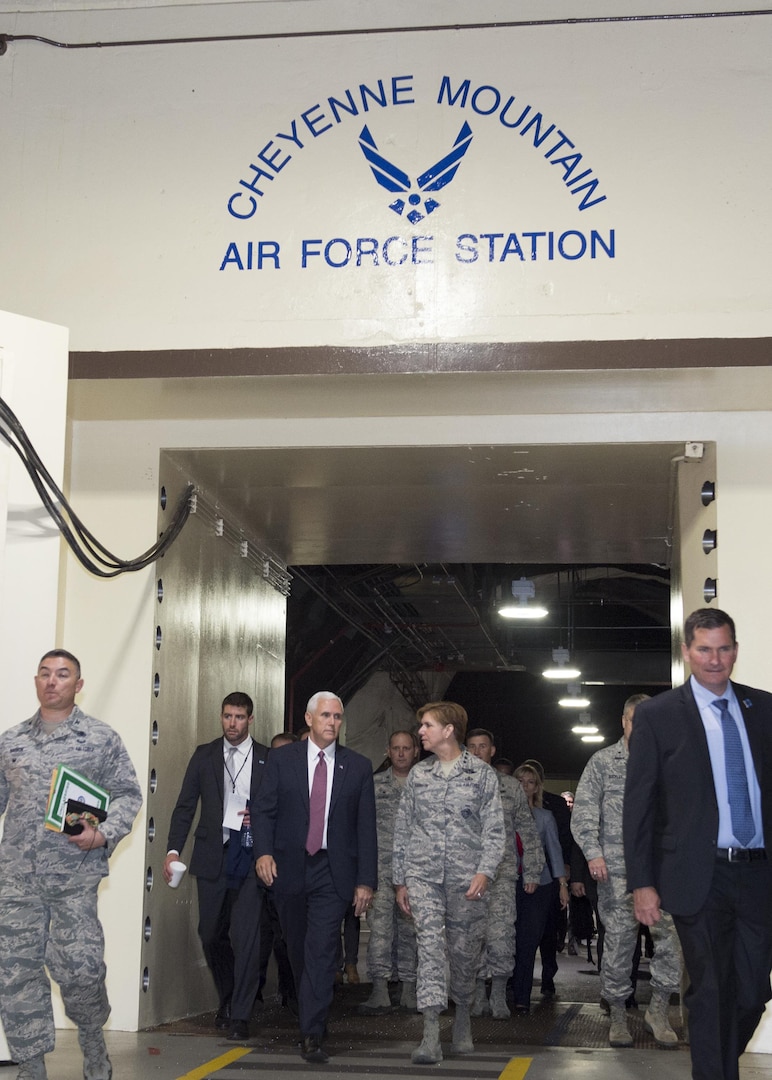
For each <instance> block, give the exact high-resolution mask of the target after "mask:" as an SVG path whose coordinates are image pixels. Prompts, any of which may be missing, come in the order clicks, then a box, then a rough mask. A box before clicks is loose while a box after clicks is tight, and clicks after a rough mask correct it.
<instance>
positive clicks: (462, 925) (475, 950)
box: [393, 701, 505, 1064]
mask: <svg viewBox="0 0 772 1080" xmlns="http://www.w3.org/2000/svg"><path fill="white" fill-rule="evenodd" d="M417 715H418V720H419V723H420V727H419V730H418V734H419V737H420V739H421V742H422V744H423V748H424V750H428V751H430V752H431V753H432V754H433V755H434V756H433V757H431V758H427V759H426V760H425V761H422V762H419V764H418V765H416V766H415V767H414V768H413V770H412V772H411V773H410V774H409V776H408V778H407V782H406V784H405V791H404V792H403V795H402V799H401V801H400V805H399V810H398V811H397V820H396V824H395V828H394V867H393V874H394V878H393V880H394V886H395V889H396V897H397V903H398V904H399V906H400V907H401V909H402V910H403V911H404V912H405V914H407V915H412V917H413V918H414V920H415V927H416V937H417V942H418V979H417V987H416V993H417V1000H418V1009H419V1011H420V1012H422V1013H423V1016H424V1036H423V1041H422V1042H421V1045H420V1046H419V1047H418V1048H417V1049H416V1050H414V1051H413V1055H412V1060H413V1062H414V1063H416V1064H433V1063H435V1062H438V1061H441V1060H442V1051H441V1049H440V1040H439V1015H440V1013H441V1012H442V1011H443V1009H445V1008H447V1004H448V985H447V978H446V965H449V967H450V997H452V998H453V1000H454V1001H455V1003H456V1016H455V1022H454V1024H453V1044H452V1047H451V1049H452V1051H453V1052H454V1053H471V1052H472V1050H474V1046H473V1043H472V1034H471V1023H470V1018H469V1010H470V1005H471V1001H472V997H473V995H474V985H475V976H476V973H477V966H478V964H479V960H480V954H481V950H482V946H483V941H484V937H485V915H486V904H487V895H488V889H489V886H490V883H491V881H492V880H493V878H494V877H495V874H496V869H497V867H498V865H499V863H500V861H501V859H502V856H503V854H504V842H505V831H504V814H503V811H502V808H501V796H500V795H499V785H498V781H497V777H496V774H495V773H494V771H493V769H491V767H490V765H486V764H485V762H483V761H480V760H479V759H478V758H476V757H474V756H473V755H472V754H470V753H469V752H468V751H467V750H466V749H464V747H463V745H462V740H463V738H464V736H465V734H466V725H467V716H466V711H465V710H464V709H463V708H462V707H461V706H460V705H456V704H454V703H453V702H450V701H439V702H432V703H430V704H429V705H424V706H423V708H421V709H419V710H418V714H417Z"/></svg>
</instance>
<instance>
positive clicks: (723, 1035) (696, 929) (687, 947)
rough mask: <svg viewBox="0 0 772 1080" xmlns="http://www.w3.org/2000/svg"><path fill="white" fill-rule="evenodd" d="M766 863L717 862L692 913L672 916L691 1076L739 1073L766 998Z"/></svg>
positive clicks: (770, 958)
mask: <svg viewBox="0 0 772 1080" xmlns="http://www.w3.org/2000/svg"><path fill="white" fill-rule="evenodd" d="M771 889H772V865H771V864H770V863H769V862H764V861H758V862H747V863H727V862H720V861H719V862H717V863H716V866H715V870H714V873H713V882H712V884H711V888H710V892H709V893H708V898H707V900H706V901H705V903H704V905H703V907H702V909H701V910H700V911H699V912H697V914H696V915H689V916H685V915H678V916H675V915H674V916H673V921H674V922H675V925H676V930H677V931H678V936H679V938H680V940H681V947H682V949H683V954H684V963H685V965H686V970H687V972H688V974H689V980H690V986H689V989H688V990H687V991H686V994H685V995H684V1004H685V1005H686V1007H687V1008H688V1010H689V1036H690V1042H691V1053H692V1077H693V1080H738V1078H739V1066H738V1058H739V1056H740V1054H742V1053H743V1051H744V1050H745V1047H746V1046H747V1044H748V1042H749V1040H750V1038H751V1036H752V1035H753V1032H754V1031H755V1030H756V1027H757V1025H758V1022H759V1020H760V1019H761V1015H762V1013H763V1012H764V1005H765V1003H766V1002H767V1001H768V1000H769V998H770V984H769V972H770V968H772V906H771V905H772V894H771Z"/></svg>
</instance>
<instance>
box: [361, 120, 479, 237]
mask: <svg viewBox="0 0 772 1080" xmlns="http://www.w3.org/2000/svg"><path fill="white" fill-rule="evenodd" d="M471 142H472V129H471V128H470V127H469V124H467V123H466V121H464V126H463V127H462V128H461V130H460V131H459V133H458V138H457V139H456V141H455V142H454V143H453V149H452V150H451V151H450V153H449V154H446V155H445V157H444V158H442V159H441V160H440V161H438V162H436V163H435V164H434V165H430V166H429V168H428V169H427V170H426V172H423V173H421V175H420V176H419V177H417V178H416V181H415V184H413V183H412V181H411V179H410V177H409V176H408V175H407V173H405V172H403V171H402V169H399V168H397V166H396V165H394V164H393V163H392V162H391V161H387V160H386V158H385V157H383V156H382V154H380V153H379V152H378V147H377V146H376V144H375V140H374V139H373V137H372V135H371V134H370V130H369V128H368V127H367V125H365V126H364V127H363V128H362V131H361V132H360V135H359V146H360V148H361V150H362V153H363V154H364V156H365V158H366V159H367V161H368V162H369V165H370V168H371V170H372V173H373V176H374V177H375V179H376V181H377V182H378V183H379V184H380V185H381V187H382V188H385V189H386V190H387V191H391V192H394V193H397V192H400V193H402V194H406V193H407V192H410V194H409V195H407V199H403V198H399V199H395V200H394V202H393V203H389V209H390V210H393V211H394V213H395V214H399V215H400V216H401V215H402V214H403V213H404V212H405V208H406V206H408V205H409V206H410V207H412V209H410V210H408V212H407V214H406V215H405V216H406V217H407V220H408V221H409V222H410V224H411V225H417V224H418V222H419V221H423V219H424V218H425V217H427V216H428V215H429V214H431V213H433V212H434V211H435V210H436V209H437V207H438V206H439V205H440V204H439V203H438V202H437V200H436V199H433V198H430V197H427V196H426V193H427V192H433V191H439V190H440V188H444V187H446V186H447V185H448V184H449V183H450V181H451V180H452V179H453V178H454V176H455V175H456V173H457V172H458V167H459V165H460V164H461V159H462V158H463V157H464V155H465V154H466V152H467V150H468V149H469V147H470V145H471ZM414 187H415V188H418V191H415V190H413V188H414Z"/></svg>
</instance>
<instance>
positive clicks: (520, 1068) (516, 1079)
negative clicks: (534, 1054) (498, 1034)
mask: <svg viewBox="0 0 772 1080" xmlns="http://www.w3.org/2000/svg"><path fill="white" fill-rule="evenodd" d="M532 1061H533V1058H512V1060H511V1061H510V1062H509V1064H507V1065H505V1066H504V1071H503V1072H502V1073H501V1074H500V1075H499V1080H523V1077H524V1076H525V1074H526V1073H527V1072H528V1070H529V1068H530V1067H531V1062H532Z"/></svg>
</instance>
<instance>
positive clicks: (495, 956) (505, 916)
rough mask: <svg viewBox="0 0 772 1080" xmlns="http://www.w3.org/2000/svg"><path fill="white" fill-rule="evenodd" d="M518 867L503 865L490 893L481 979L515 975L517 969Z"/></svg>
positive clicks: (480, 971) (478, 976) (514, 864)
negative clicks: (516, 890) (514, 970)
mask: <svg viewBox="0 0 772 1080" xmlns="http://www.w3.org/2000/svg"><path fill="white" fill-rule="evenodd" d="M516 885H517V864H516V863H515V862H514V860H513V861H512V862H511V863H508V862H507V863H501V864H500V865H499V869H498V872H497V874H496V877H495V878H494V880H493V882H492V883H491V887H490V890H489V894H488V914H487V915H486V917H485V947H484V949H483V954H482V958H481V961H480V967H479V969H478V972H477V978H478V979H489V978H490V977H491V976H492V975H506V976H507V978H508V977H509V976H510V975H511V974H512V969H513V967H514V966H515V921H516V919H517V898H516V892H515V887H516Z"/></svg>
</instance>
